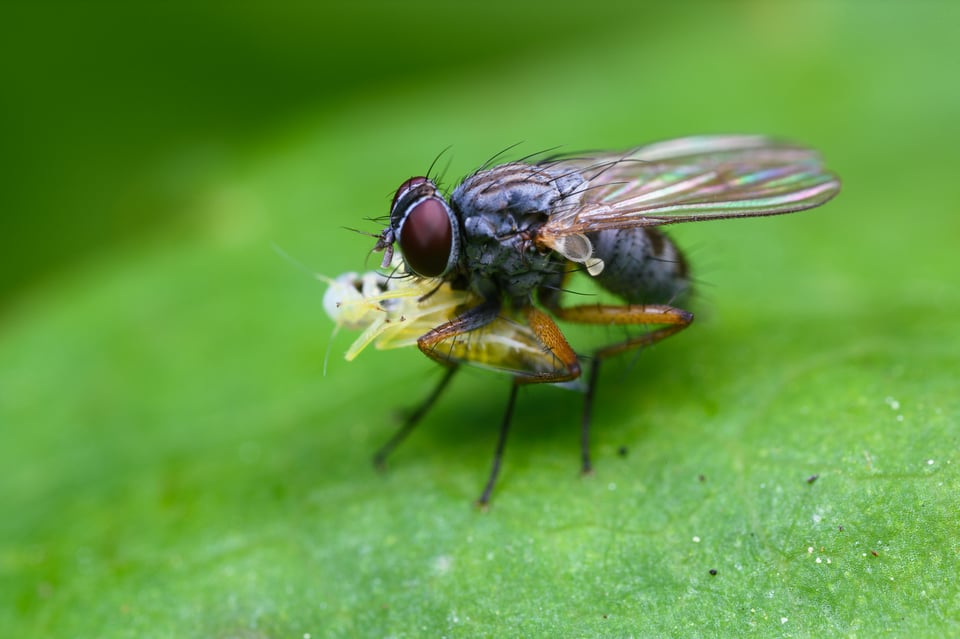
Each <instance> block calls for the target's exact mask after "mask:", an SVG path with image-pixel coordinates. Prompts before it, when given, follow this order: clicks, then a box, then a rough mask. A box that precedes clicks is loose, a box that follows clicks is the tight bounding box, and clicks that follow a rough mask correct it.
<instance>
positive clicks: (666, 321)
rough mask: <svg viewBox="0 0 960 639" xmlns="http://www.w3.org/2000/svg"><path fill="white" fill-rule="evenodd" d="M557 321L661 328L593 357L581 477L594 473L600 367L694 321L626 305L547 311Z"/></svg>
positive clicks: (666, 309) (686, 315)
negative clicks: (592, 458) (592, 448)
mask: <svg viewBox="0 0 960 639" xmlns="http://www.w3.org/2000/svg"><path fill="white" fill-rule="evenodd" d="M550 310H551V311H553V313H554V314H556V316H557V317H559V318H560V319H564V320H567V321H570V322H578V323H581V324H605V325H619V326H628V325H635V326H644V325H659V326H661V328H658V329H656V330H653V331H650V332H649V333H643V334H641V335H636V336H634V337H630V338H628V339H626V340H624V341H622V342H617V343H615V344H610V345H609V346H604V347H602V348H600V349H598V350H597V351H596V352H595V353H594V355H593V366H592V367H591V370H590V375H589V377H588V379H587V392H586V396H585V398H584V404H583V418H582V421H581V430H580V457H581V473H582V474H584V475H589V474H591V473H592V472H593V465H592V463H591V461H590V418H591V414H592V411H593V398H594V393H595V391H596V386H597V380H598V378H599V376H600V364H601V363H602V362H603V360H604V359H606V358H608V357H611V356H613V355H617V354H618V353H623V352H624V351H628V350H632V349H635V348H642V347H644V346H650V345H651V344H655V343H657V342H659V341H660V340H662V339H666V338H667V337H670V336H671V335H673V334H675V333H679V332H680V331H682V330H683V329H685V328H686V327H687V326H689V325H690V323H691V322H692V321H693V313H690V312H689V311H685V310H682V309H679V308H674V307H672V306H666V305H663V304H628V305H624V306H616V305H609V304H597V305H582V306H570V307H560V306H556V307H554V308H551V309H550Z"/></svg>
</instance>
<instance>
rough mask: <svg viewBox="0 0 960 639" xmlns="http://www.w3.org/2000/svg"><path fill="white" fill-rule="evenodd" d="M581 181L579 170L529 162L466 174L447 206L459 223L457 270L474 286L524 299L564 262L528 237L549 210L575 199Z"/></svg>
mask: <svg viewBox="0 0 960 639" xmlns="http://www.w3.org/2000/svg"><path fill="white" fill-rule="evenodd" d="M583 184H584V180H583V178H582V177H581V176H580V175H579V174H577V173H572V172H568V173H562V174H560V173H555V172H553V171H551V170H550V169H549V168H545V167H543V166H536V165H529V164H504V165H502V166H499V167H495V168H493V169H491V170H489V171H483V172H480V173H477V174H474V175H472V176H470V177H468V178H466V179H465V180H464V181H463V183H461V184H460V186H458V187H457V188H456V189H455V190H454V192H453V193H452V194H451V196H450V205H451V206H452V207H453V210H454V211H455V212H456V214H457V216H458V217H459V218H460V220H461V222H462V224H463V227H462V228H463V253H462V258H461V263H460V270H461V272H462V273H464V274H465V275H466V277H467V278H468V279H469V280H470V281H471V284H472V285H473V287H474V289H476V290H478V291H480V292H482V294H485V295H488V294H489V292H488V291H485V290H484V289H490V288H495V289H498V290H499V291H501V292H503V293H505V294H506V295H507V296H508V297H511V298H515V299H528V298H529V297H530V293H531V292H532V291H533V290H535V289H537V288H538V287H540V286H541V285H542V284H543V283H544V282H545V281H546V280H547V279H550V278H551V277H553V276H555V274H556V273H557V272H559V271H560V269H562V267H563V265H562V260H560V259H558V257H557V256H556V255H555V254H554V253H553V252H552V251H542V250H540V249H538V248H537V247H536V246H535V245H534V242H533V241H532V238H533V237H535V235H536V231H537V229H538V228H539V227H540V226H542V225H543V224H544V222H546V221H547V219H548V218H549V216H550V215H551V213H553V212H555V211H557V210H558V209H559V208H560V207H565V206H575V205H577V204H578V203H579V200H580V190H579V187H581V185H583Z"/></svg>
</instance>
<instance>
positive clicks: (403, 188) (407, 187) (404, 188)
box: [390, 176, 427, 212]
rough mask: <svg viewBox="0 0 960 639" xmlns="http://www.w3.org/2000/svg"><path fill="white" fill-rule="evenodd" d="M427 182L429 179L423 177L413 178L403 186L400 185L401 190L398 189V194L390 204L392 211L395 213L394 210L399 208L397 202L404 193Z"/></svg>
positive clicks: (395, 194)
mask: <svg viewBox="0 0 960 639" xmlns="http://www.w3.org/2000/svg"><path fill="white" fill-rule="evenodd" d="M426 181H427V178H425V177H423V176H417V177H412V178H410V179H409V180H407V181H406V182H404V183H403V184H401V185H400V188H399V189H397V192H396V193H394V195H393V202H392V203H391V204H390V211H391V212H393V209H394V208H396V206H397V200H399V199H400V198H401V197H402V196H403V194H404V193H406V192H407V191H409V190H410V189H412V188H414V187H415V186H420V185H421V184H423V183H424V182H426Z"/></svg>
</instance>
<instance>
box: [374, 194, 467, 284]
mask: <svg viewBox="0 0 960 639" xmlns="http://www.w3.org/2000/svg"><path fill="white" fill-rule="evenodd" d="M395 243H396V244H399V245H400V254H401V255H402V256H403V261H404V262H405V263H406V266H407V270H408V271H409V272H411V273H416V274H417V275H420V276H421V277H436V278H441V277H442V278H445V279H449V276H451V274H452V273H454V271H455V270H456V266H457V263H458V261H459V259H460V226H459V223H458V222H457V218H456V216H455V215H454V213H453V210H452V209H451V208H450V205H449V204H448V203H447V201H446V199H445V198H444V197H443V195H441V194H440V193H439V192H438V191H437V186H436V184H434V183H433V181H431V180H430V179H429V178H425V177H412V178H410V179H409V180H407V181H406V182H404V183H403V184H401V185H400V188H399V189H397V193H396V195H394V196H393V204H391V205H390V226H388V227H387V228H385V229H384V230H383V232H382V233H380V236H379V237H378V238H377V245H376V246H375V247H374V250H375V251H384V256H383V264H382V266H383V267H386V266H388V265H389V264H390V262H391V261H392V259H393V246H394V244H395Z"/></svg>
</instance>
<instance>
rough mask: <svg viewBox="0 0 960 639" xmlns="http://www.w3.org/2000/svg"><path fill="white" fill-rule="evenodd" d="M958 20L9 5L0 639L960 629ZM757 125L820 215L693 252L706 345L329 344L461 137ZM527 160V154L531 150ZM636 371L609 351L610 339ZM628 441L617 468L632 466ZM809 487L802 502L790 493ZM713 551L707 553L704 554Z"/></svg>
mask: <svg viewBox="0 0 960 639" xmlns="http://www.w3.org/2000/svg"><path fill="white" fill-rule="evenodd" d="M957 24H960V5H958V4H957V3H955V2H915V3H893V2H889V3H885V2H879V3H868V2H853V1H851V2H797V3H776V2H760V1H755V2H730V3H706V2H704V3H657V4H648V3H616V2H615V3H605V4H602V5H584V4H582V3H580V4H572V3H562V2H560V3H549V4H539V3H507V2H486V3H483V4H482V5H481V4H476V5H467V4H451V3H439V2H423V3H409V2H408V3H380V4H363V5H359V4H358V5H355V6H354V5H349V6H348V5H347V4H343V5H342V6H326V5H321V4H315V5H307V4H304V3H296V4H295V5H292V6H291V7H289V8H276V9H269V10H268V9H265V8H263V7H262V6H259V5H255V4H249V3H241V4H239V5H211V6H194V5H188V4H176V3H175V4H163V5H156V6H150V5H146V6H142V5H134V4H122V3H110V4H99V3H84V4H81V3H57V4H54V3H49V4H48V3H19V4H18V3H14V4H8V5H5V6H4V7H3V8H2V9H0V79H2V98H0V141H2V142H0V162H2V167H0V168H2V175H3V188H2V189H0V211H2V215H0V238H2V239H3V242H2V246H3V256H2V264H3V268H2V269H0V467H2V468H3V480H2V482H0V606H2V607H0V628H3V629H4V632H3V634H5V635H7V636H16V637H27V636H50V635H53V634H58V635H60V636H71V637H84V636H98V637H108V636H116V637H124V636H137V637H146V636H216V637H308V636H309V637H325V636H360V637H367V636H371V637H372V636H391V637H418V636H454V637H456V636H464V637H468V636H469V637H472V636H491V637H502V636H518V635H521V636H743V635H750V636H793V637H805V636H809V637H822V636H826V635H830V636H836V635H839V636H880V635H884V636H905V635H909V636H930V637H941V636H950V635H955V634H958V633H960V612H958V611H960V587H958V585H957V580H956V575H957V571H958V568H960V566H958V564H960V562H958V555H960V542H958V539H960V520H958V517H957V510H956V496H957V494H958V490H960V479H958V473H957V466H958V463H960V462H958V461H957V459H956V451H957V447H958V444H960V441H958V439H960V438H958V435H957V425H958V422H960V400H958V396H957V373H956V371H957V370H960V330H958V324H957V319H956V318H957V317H958V316H960V294H958V289H957V281H958V275H960V268H958V266H960V259H958V258H957V253H956V246H957V240H958V238H960V215H958V212H960V190H958V189H957V187H956V186H955V184H956V182H955V180H956V178H955V174H956V165H957V160H956V154H957V148H958V143H960V133H958V128H957V124H956V119H957V115H958V113H960V83H958V82H957V81H956V79H955V77H954V76H955V75H956V74H955V72H954V68H955V66H956V65H957V63H958V62H960V45H958V44H957V39H956V25H957ZM712 132H755V133H765V134H770V135H774V136H779V137H786V138H790V139H795V140H797V141H800V142H803V143H806V144H809V145H811V146H813V147H816V148H818V149H820V150H821V151H822V152H823V154H824V156H825V158H826V162H827V164H828V165H829V166H830V167H831V168H833V169H834V170H835V171H836V172H837V173H839V174H840V175H841V176H842V178H843V179H844V191H843V193H841V195H840V197H839V198H838V199H836V200H835V201H833V202H831V203H830V204H829V205H828V206H827V207H825V208H823V209H819V210H817V211H813V212H809V213H804V214H801V215H796V216H788V217H784V218H777V219H770V220H752V221H743V222H729V223H717V224H701V225H691V226H690V227H689V228H682V229H677V231H676V232H675V233H673V235H674V236H675V237H676V238H677V241H678V243H679V244H680V245H681V246H683V247H686V248H687V249H688V252H689V254H690V258H691V260H692V262H693V264H694V268H695V269H696V273H697V275H698V277H699V278H700V280H701V284H700V295H699V296H698V299H697V300H696V302H695V305H694V310H695V311H696V312H697V314H698V319H697V322H696V323H695V325H694V326H693V327H692V328H691V329H690V330H689V331H687V332H686V333H684V334H683V335H681V336H679V337H677V338H675V339H672V340H670V341H669V342H667V343H665V344H663V345H661V346H659V347H657V348H656V349H653V350H651V351H649V352H645V353H644V354H643V355H642V356H641V357H640V358H639V359H637V360H635V361H630V362H621V363H620V364H619V365H618V366H612V367H611V368H610V370H608V371H606V378H605V380H604V382H605V383H604V384H603V385H602V386H601V388H600V392H599V396H598V404H599V405H598V409H597V412H596V419H595V432H596V443H595V453H596V458H597V459H596V465H597V476H596V477H594V478H590V479H586V480H580V479H578V478H577V476H576V470H577V455H578V448H577V432H576V431H577V427H576V423H575V422H576V418H575V417H572V416H575V415H576V414H577V413H578V411H579V398H578V397H577V396H576V395H575V394H573V393H566V392H561V391H558V390H556V389H551V388H534V389H525V390H524V392H523V393H521V396H520V399H519V405H518V410H517V415H516V421H515V430H514V433H513V435H512V438H513V439H512V440H511V442H510V445H509V446H508V450H507V458H506V462H505V463H506V466H505V469H504V474H503V476H502V480H501V483H500V485H499V487H498V491H497V493H496V494H495V496H494V504H493V508H492V509H491V510H490V512H488V513H479V512H476V511H474V510H473V509H472V508H471V506H470V503H471V500H472V499H473V498H474V497H475V496H476V494H477V493H478V491H479V489H480V488H481V485H482V481H483V479H484V478H485V476H486V471H487V465H488V463H489V458H490V453H491V450H492V447H493V443H494V441H493V440H494V436H495V432H494V431H495V426H494V425H495V424H496V423H497V422H498V420H499V416H500V411H501V410H502V404H503V401H504V400H505V397H506V385H507V384H506V380H505V379H503V378H500V377H496V376H492V375H486V374H483V373H478V372H470V373H468V374H465V375H462V376H461V379H458V380H457V381H456V382H455V383H454V385H453V387H452V388H451V390H450V393H449V396H448V397H446V398H445V399H444V400H443V401H442V402H441V403H440V405H438V406H437V407H436V410H435V411H434V413H433V414H432V415H431V416H430V417H428V419H427V420H426V421H425V423H424V424H423V428H422V430H421V431H419V432H418V433H417V434H416V435H415V436H414V437H413V438H412V439H411V440H410V442H409V443H408V444H407V445H406V446H405V447H404V448H403V449H401V450H400V451H399V452H398V454H397V455H396V457H395V458H394V459H393V460H392V464H391V469H390V471H389V472H388V473H386V474H385V475H377V474H376V473H374V472H373V471H372V469H371V468H370V467H369V464H368V461H369V459H368V458H369V455H370V453H372V451H373V450H374V449H375V448H376V446H377V445H378V444H379V443H381V442H382V441H383V440H385V439H386V438H387V437H388V435H389V433H390V432H391V430H392V429H393V428H394V427H395V424H396V420H395V415H396V411H397V410H398V409H400V408H402V407H404V406H408V405H410V404H411V403H413V402H415V400H416V398H418V397H420V396H421V395H423V394H425V393H426V392H427V391H428V390H429V388H430V387H431V385H432V384H433V383H434V381H435V380H436V379H437V376H438V374H439V370H438V369H437V367H435V366H433V365H432V364H431V363H430V362H428V361H427V360H426V358H423V357H422V356H421V355H420V354H419V353H417V352H415V351H413V350H407V351H398V352H388V353H380V352H374V351H370V352H365V353H363V355H362V356H361V357H360V358H359V359H358V361H356V362H354V363H351V364H346V363H345V362H343V361H342V360H341V359H340V358H339V353H341V352H342V351H343V350H344V349H345V348H346V347H347V345H348V344H349V343H350V337H348V336H344V335H341V336H339V337H338V338H336V339H335V340H334V342H333V347H332V353H333V355H332V356H331V360H330V365H329V372H328V374H327V376H326V377H324V376H323V375H322V369H323V359H324V355H325V352H326V349H327V346H328V341H329V334H330V332H331V330H332V325H331V323H330V322H329V321H328V320H327V319H326V318H325V317H324V316H323V310H322V305H321V296H322V290H323V287H322V285H321V284H320V283H318V282H317V281H315V280H314V279H312V278H311V277H310V275H309V274H308V273H304V272H303V270H301V269H298V268H296V267H295V266H293V265H291V264H290V263H289V262H288V261H286V260H284V259H283V258H281V257H279V256H278V255H277V253H276V252H275V251H274V249H273V248H272V247H273V245H276V246H279V247H281V248H282V249H283V250H284V251H285V252H287V253H289V254H290V255H291V256H293V257H294V258H295V259H296V260H298V261H300V262H302V263H303V264H304V265H305V267H306V270H307V271H308V272H318V273H323V274H326V275H335V274H337V273H340V272H343V271H346V270H361V269H363V268H365V265H366V267H372V266H373V265H375V264H376V259H375V258H374V259H368V257H367V252H368V250H369V248H370V246H371V241H370V239H369V238H364V237H362V236H359V235H356V234H354V233H350V232H349V231H346V230H344V229H343V227H344V226H351V227H359V228H362V229H365V230H369V231H374V232H375V231H378V230H379V228H378V227H377V226H376V225H375V224H371V223H369V222H366V221H364V218H369V217H376V216H381V215H384V214H386V213H387V208H388V205H389V201H390V197H391V195H392V192H393V190H394V189H395V188H396V187H397V185H398V184H399V183H400V182H401V181H402V180H404V179H405V178H407V177H409V176H410V175H414V174H420V173H422V172H423V171H424V170H425V169H426V167H427V166H428V165H429V164H430V162H431V161H432V160H433V158H434V157H435V156H436V154H437V153H438V152H440V151H441V150H442V149H444V148H445V147H447V146H451V151H450V152H449V153H450V158H451V165H450V169H449V171H448V176H449V177H448V180H451V181H452V180H454V179H455V178H456V176H461V175H464V174H465V173H466V172H468V171H470V170H472V169H473V168H475V167H476V166H477V165H478V164H480V163H481V162H483V161H484V160H485V159H486V158H488V157H489V156H491V155H492V154H493V153H495V152H497V151H498V150H500V149H502V148H504V147H506V146H508V145H510V144H513V143H516V142H522V145H521V147H520V149H519V150H520V151H522V152H529V151H535V150H539V149H543V148H549V147H553V146H556V145H563V146H564V147H565V148H568V149H583V148H623V147H627V146H632V145H635V144H639V143H642V142H646V141H652V140H657V139H662V138H669V137H674V136H680V135H687V134H694V133H712ZM521 154H522V153H521ZM627 359H629V358H627ZM622 446H625V447H626V448H627V450H628V454H627V455H626V456H625V457H621V456H620V455H618V453H617V451H618V449H620V448H621V447H622ZM814 474H816V475H818V476H819V479H818V480H817V481H816V482H815V483H807V482H806V481H805V480H806V478H807V477H810V476H811V475H814ZM711 569H713V570H716V571H717V572H716V574H715V575H712V574H711V573H710V572H709V571H710V570H711Z"/></svg>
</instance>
